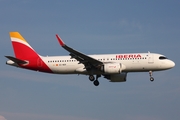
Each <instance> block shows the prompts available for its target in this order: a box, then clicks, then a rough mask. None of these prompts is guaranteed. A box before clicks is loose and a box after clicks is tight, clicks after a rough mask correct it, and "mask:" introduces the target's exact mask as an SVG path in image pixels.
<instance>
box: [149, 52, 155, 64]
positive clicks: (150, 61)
mask: <svg viewBox="0 0 180 120" xmlns="http://www.w3.org/2000/svg"><path fill="white" fill-rule="evenodd" d="M148 63H150V64H151V63H154V57H153V54H148Z"/></svg>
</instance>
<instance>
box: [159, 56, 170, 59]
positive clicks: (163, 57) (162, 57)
mask: <svg viewBox="0 0 180 120" xmlns="http://www.w3.org/2000/svg"><path fill="white" fill-rule="evenodd" d="M159 59H160V60H164V59H168V58H167V57H165V56H160V57H159Z"/></svg>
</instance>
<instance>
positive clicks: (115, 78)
mask: <svg viewBox="0 0 180 120" xmlns="http://www.w3.org/2000/svg"><path fill="white" fill-rule="evenodd" d="M126 77H127V73H121V74H113V75H106V76H105V78H107V79H109V80H110V82H126Z"/></svg>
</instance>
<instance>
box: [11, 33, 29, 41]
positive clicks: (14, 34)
mask: <svg viewBox="0 0 180 120" xmlns="http://www.w3.org/2000/svg"><path fill="white" fill-rule="evenodd" d="M9 34H10V37H13V38H18V39H20V40H22V41H24V42H26V43H27V41H26V40H25V39H24V38H23V37H22V36H21V35H20V33H19V32H10V33H9Z"/></svg>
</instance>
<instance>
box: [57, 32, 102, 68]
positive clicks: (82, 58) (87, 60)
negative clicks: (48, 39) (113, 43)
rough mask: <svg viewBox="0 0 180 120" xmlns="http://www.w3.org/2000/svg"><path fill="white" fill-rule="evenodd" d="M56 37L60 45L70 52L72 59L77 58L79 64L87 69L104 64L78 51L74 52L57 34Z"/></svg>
mask: <svg viewBox="0 0 180 120" xmlns="http://www.w3.org/2000/svg"><path fill="white" fill-rule="evenodd" d="M56 37H57V39H58V42H59V44H60V45H61V46H62V47H63V48H64V49H65V50H67V51H68V52H70V54H69V55H70V56H71V58H75V59H76V60H77V61H79V63H82V64H84V66H85V68H86V69H88V68H92V67H98V66H99V65H102V64H103V62H101V61H99V60H96V59H94V58H92V57H90V56H88V55H85V54H83V53H81V52H79V51H77V50H74V49H73V48H71V47H69V46H67V45H66V44H65V43H64V42H63V40H62V39H61V38H60V37H59V36H58V35H57V34H56Z"/></svg>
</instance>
